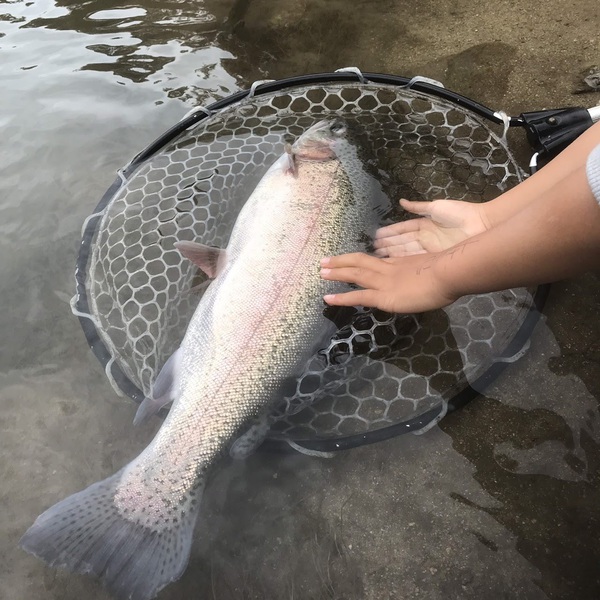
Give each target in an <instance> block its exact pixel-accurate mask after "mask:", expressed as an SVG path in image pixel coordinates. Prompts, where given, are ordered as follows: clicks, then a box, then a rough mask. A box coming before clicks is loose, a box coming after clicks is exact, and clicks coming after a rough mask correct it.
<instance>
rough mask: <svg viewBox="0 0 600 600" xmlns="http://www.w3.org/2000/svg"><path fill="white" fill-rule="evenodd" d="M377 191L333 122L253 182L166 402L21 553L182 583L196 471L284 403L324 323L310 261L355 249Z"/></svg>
mask: <svg viewBox="0 0 600 600" xmlns="http://www.w3.org/2000/svg"><path fill="white" fill-rule="evenodd" d="M381 202H382V193H381V189H380V187H379V185H378V184H377V182H376V181H375V180H374V179H373V178H372V177H371V176H370V175H369V174H368V172H367V170H366V168H365V165H364V163H363V160H362V156H361V153H360V152H359V149H358V148H357V147H356V145H355V143H354V142H353V138H352V136H351V135H350V134H349V131H348V127H347V124H345V123H344V122H342V121H340V120H333V121H322V122H319V123H317V124H316V125H314V126H313V127H311V128H310V129H309V130H307V131H306V132H305V133H304V134H303V135H302V136H301V137H300V138H299V139H298V140H297V141H296V143H295V144H294V146H293V148H292V150H291V154H284V155H283V156H282V157H281V158H280V159H279V160H277V161H276V162H275V164H274V165H273V166H272V167H271V168H270V169H269V171H268V172H267V173H266V175H265V176H264V177H263V179H262V180H261V181H260V182H259V184H258V186H257V187H256V189H255V191H254V192H253V193H252V195H251V196H250V198H249V199H248V201H247V203H246V204H245V206H244V208H243V209H242V211H241V212H240V215H239V217H238V220H237V221H236V224H235V226H234V229H233V231H232V234H231V238H230V241H229V244H228V247H227V250H226V255H225V256H226V258H225V261H224V262H223V263H222V264H221V263H220V261H217V263H216V264H217V265H219V264H221V266H220V272H218V273H217V276H216V278H215V279H214V281H213V282H212V283H211V285H210V286H209V287H208V289H207V291H206V292H205V294H204V296H203V297H202V300H201V301H200V303H199V305H198V308H197V309H196V312H195V313H194V316H193V318H192V320H191V322H190V324H189V326H188V329H187V332H186V335H185V337H184V340H183V342H182V344H181V347H180V349H179V351H178V352H180V353H181V360H178V361H177V366H176V368H175V373H174V378H173V382H172V386H173V387H172V389H173V390H175V392H176V397H175V398H174V403H173V407H172V408H171V410H170V412H169V415H168V417H167V418H166V420H165V421H164V423H163V425H162V426H161V428H160V430H159V431H158V432H157V434H156V435H155V437H154V439H153V440H152V442H151V443H150V444H149V445H148V446H147V448H146V449H145V450H144V451H143V452H142V453H141V454H140V455H139V456H138V457H137V458H135V459H134V460H133V461H132V462H131V463H129V464H128V465H127V466H125V467H124V468H123V469H122V470H121V471H119V472H118V473H116V474H115V475H113V476H112V477H109V478H108V479H105V480H104V481H100V482H97V483H95V484H92V485H91V486H90V487H89V488H87V489H86V490H83V491H81V492H78V493H77V494H73V495H72V496H69V497H68V498H66V499H65V500H63V501H62V502H59V503H58V504H56V505H55V506H53V507H51V508H50V509H48V510H47V511H46V512H45V513H43V514H42V515H40V517H38V519H37V520H36V522H35V523H34V524H33V525H32V526H31V527H30V529H29V530H28V531H27V532H26V533H25V535H24V536H23V538H22V540H21V545H22V546H23V548H24V549H26V550H27V551H29V552H31V553H33V554H35V555H36V556H39V557H40V558H42V559H43V560H45V561H46V562H47V563H48V564H50V565H52V566H56V567H65V568H67V569H70V570H72V571H76V572H83V573H93V574H95V575H97V576H99V577H101V578H102V580H103V582H104V584H105V585H106V586H107V587H108V588H109V589H110V590H111V592H112V593H113V594H114V595H115V596H116V597H118V598H128V599H130V600H149V599H150V598H153V597H154V596H155V595H156V594H157V593H158V592H159V591H160V590H161V589H162V588H163V587H165V586H166V585H167V584H168V583H170V582H172V581H174V580H176V579H177V578H179V577H180V576H181V574H182V573H183V571H184V570H185V567H186V565H187V562H188V559H189V552H190V547H191V543H192V531H193V528H194V524H195V521H196V518H197V514H198V511H199V508H200V498H201V494H202V490H203V488H204V485H205V481H206V478H207V475H208V473H209V471H210V470H211V469H212V468H213V467H214V465H215V464H216V463H217V462H218V458H219V457H220V456H221V455H222V454H224V453H225V452H227V451H228V450H229V448H230V447H231V445H232V444H233V442H234V441H235V440H236V438H237V437H239V436H240V434H241V433H242V432H243V431H244V430H245V429H247V428H248V427H249V426H250V425H251V424H252V423H253V422H254V421H255V419H256V418H257V417H259V416H260V415H264V414H266V413H267V412H268V411H270V410H272V409H273V406H274V404H275V403H276V402H279V401H281V399H282V398H283V396H284V388H285V384H286V382H288V381H290V380H293V379H294V378H296V377H298V375H299V374H300V373H301V371H302V369H303V368H304V367H305V364H306V362H307V360H308V359H309V358H310V357H311V356H313V355H314V353H315V352H316V351H317V350H319V349H321V348H323V347H326V346H327V345H328V344H329V342H330V339H331V336H332V335H333V334H334V333H335V331H336V326H335V325H334V324H333V322H332V321H331V320H330V319H329V318H328V317H327V316H326V315H325V312H324V308H325V305H324V303H323V295H324V294H327V293H332V292H335V291H337V290H339V289H341V288H343V284H339V283H336V282H328V281H324V280H322V279H321V278H320V276H319V260H320V258H322V257H323V256H326V255H331V254H339V253H343V252H351V251H360V250H365V240H368V239H369V238H370V235H372V234H373V233H374V231H375V229H376V228H377V226H378V225H379V219H380V217H379V215H380V214H381Z"/></svg>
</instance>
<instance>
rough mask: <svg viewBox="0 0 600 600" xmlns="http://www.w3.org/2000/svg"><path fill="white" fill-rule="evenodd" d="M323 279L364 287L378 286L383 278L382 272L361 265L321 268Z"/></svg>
mask: <svg viewBox="0 0 600 600" xmlns="http://www.w3.org/2000/svg"><path fill="white" fill-rule="evenodd" d="M377 260H379V259H377ZM320 274H321V279H327V280H329V281H342V282H344V283H354V284H356V285H359V286H360V287H363V288H377V287H379V286H378V283H379V282H380V280H381V275H380V273H377V272H376V271H372V270H371V269H365V268H361V267H339V268H336V269H321V273H320Z"/></svg>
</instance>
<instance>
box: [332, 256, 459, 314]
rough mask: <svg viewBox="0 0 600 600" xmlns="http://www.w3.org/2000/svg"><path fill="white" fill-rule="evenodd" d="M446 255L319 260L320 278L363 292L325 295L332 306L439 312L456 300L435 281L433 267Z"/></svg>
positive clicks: (402, 311) (337, 257)
mask: <svg viewBox="0 0 600 600" xmlns="http://www.w3.org/2000/svg"><path fill="white" fill-rule="evenodd" d="M445 254H446V253H440V254H419V255H415V256H406V257H404V258H377V257H375V256H369V255H368V254H362V253H354V254H342V255H340V256H330V257H327V258H324V259H322V260H321V277H322V278H323V279H330V280H334V281H343V282H346V283H353V284H356V285H359V286H360V287H362V288H364V289H362V290H353V291H351V292H345V293H342V294H329V295H327V296H325V297H324V300H325V302H327V304H330V305H332V306H369V307H374V308H379V309H381V310H385V311H387V312H396V313H416V312H424V311H427V310H433V309H435V308H442V307H443V306H447V305H448V304H451V303H452V302H454V301H455V300H456V299H457V296H456V297H455V296H453V294H452V292H451V291H449V290H446V289H444V285H443V284H442V283H441V281H440V280H439V279H438V278H437V277H436V273H435V269H434V268H433V267H434V266H435V263H436V262H437V260H438V259H439V258H441V257H442V256H443V255H445Z"/></svg>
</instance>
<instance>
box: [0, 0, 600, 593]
mask: <svg viewBox="0 0 600 600" xmlns="http://www.w3.org/2000/svg"><path fill="white" fill-rule="evenodd" d="M584 5H586V3H585V2H583V3H581V6H578V7H577V8H576V9H574V12H573V14H572V15H569V16H568V17H562V18H561V19H560V20H559V19H556V18H555V16H554V15H556V14H561V11H554V12H553V11H552V7H551V6H550V5H549V8H548V12H547V14H546V13H544V14H538V15H537V19H538V28H537V31H535V32H534V31H529V32H528V30H527V19H528V15H527V10H523V11H521V13H519V15H518V16H516V17H515V19H516V24H515V23H514V22H513V23H511V27H508V25H507V24H506V22H505V21H504V20H500V19H498V18H497V17H493V16H489V17H483V16H479V15H480V13H481V14H483V13H484V12H485V7H486V6H487V5H483V3H482V4H481V6H480V7H479V8H481V10H478V6H479V5H473V4H472V3H469V5H468V6H467V5H466V4H465V5H462V4H461V3H454V4H453V5H452V7H450V6H446V5H445V4H443V3H442V4H436V3H427V2H425V3H419V7H418V8H417V9H414V10H412V9H411V12H410V15H411V16H410V18H409V19H407V18H406V14H407V10H406V8H405V7H404V3H402V2H393V1H384V0H381V1H378V2H371V3H369V4H368V5H367V4H364V3H363V4H361V5H360V11H356V12H348V11H347V10H346V9H345V4H344V3H341V2H337V1H332V2H328V3H325V2H317V1H314V2H311V1H308V0H307V1H306V2H296V3H292V2H283V1H281V2H274V3H273V2H271V3H269V4H264V3H261V2H259V1H258V0H254V1H253V0H249V1H246V2H244V1H238V2H226V1H216V0H211V1H209V2H206V3H204V4H199V3H197V2H192V1H188V2H177V1H175V0H171V1H170V2H168V1H164V0H161V1H155V2H152V1H144V2H138V3H137V4H128V5H124V6H122V5H119V4H117V3H111V2H105V1H87V2H85V1H82V2H78V3H75V2H51V1H41V0H40V1H37V0H36V1H35V2H24V1H1V0H0V74H1V75H2V83H3V85H2V90H1V91H0V123H1V124H2V133H3V136H2V141H1V142H0V144H1V145H0V158H1V161H0V173H1V175H2V176H1V177H0V232H1V234H2V235H1V236H0V247H1V250H0V297H1V299H2V307H3V311H2V313H0V334H1V336H2V353H1V355H0V382H1V383H0V399H1V403H2V408H3V410H2V412H1V413H0V431H1V436H0V453H1V456H2V461H0V476H1V481H2V486H1V487H0V505H1V506H2V509H3V510H2V514H3V519H2V536H1V539H2V542H1V543H0V565H1V566H0V597H2V598H7V599H11V600H12V599H19V600H21V599H23V598H28V599H30V598H31V599H34V600H35V599H38V598H39V599H59V598H60V599H61V600H62V599H66V600H69V599H75V598H81V597H85V598H98V599H100V598H106V597H107V595H106V594H105V592H104V591H103V590H102V589H101V587H100V586H99V585H98V584H97V582H95V581H93V580H91V579H89V578H85V577H80V576H73V575H69V574H66V573H61V572H55V571H53V570H51V569H46V568H45V567H43V566H42V565H41V563H40V562H39V561H37V560H36V559H34V558H32V557H30V556H28V555H26V554H25V553H24V552H22V551H21V550H20V549H19V548H18V547H17V542H18V539H19V537H20V535H22V533H23V531H24V530H25V529H26V528H27V527H28V526H29V525H30V524H31V522H32V521H33V520H34V518H35V517H36V516H37V515H38V514H39V513H40V512H41V511H42V510H43V509H45V508H47V507H48V506H49V505H51V504H53V503H54V502H56V501H57V500H59V499H62V498H63V497H64V496H66V495H67V494H69V493H71V492H74V491H76V490H79V489H81V488H83V487H85V486H86V485H88V484H89V483H91V482H93V481H96V480H98V479H101V478H103V477H106V476H107V475H109V474H111V473H112V472H114V471H115V470H116V469H118V468H119V467H120V466H122V465H123V464H124V463H125V462H126V461H128V460H130V459H131V458H132V457H133V456H134V455H135V454H136V453H137V452H138V451H139V450H140V449H141V448H143V447H144V445H145V444H146V443H147V441H148V440H149V439H150V437H151V435H152V432H153V430H154V429H155V428H156V426H157V424H156V423H153V424H150V425H148V426H147V427H145V428H142V429H141V430H139V431H134V430H132V428H131V425H130V424H131V420H132V418H133V414H134V413H135V406H134V405H133V403H132V402H129V401H127V400H126V399H122V398H118V397H116V396H115V394H114V392H113V390H112V388H111V387H110V386H109V384H108V382H107V380H106V378H105V377H104V373H103V372H102V369H101V368H100V365H99V364H98V362H97V361H96V359H95V358H94V356H93V355H92V353H91V352H90V351H89V350H88V349H87V345H86V342H85V338H84V336H83V334H82V332H81V330H80V327H79V324H78V322H77V319H75V318H74V317H73V316H72V315H71V313H70V309H69V306H68V300H69V298H70V297H71V296H72V294H73V290H74V277H73V270H74V263H75V257H76V253H77V250H78V246H79V240H80V229H81V225H82V223H83V221H84V219H85V217H86V216H87V215H88V214H89V213H90V212H91V211H92V210H93V207H94V206H95V205H96V203H97V201H98V199H99V198H100V197H101V195H102V194H103V193H104V191H105V189H106V188H107V187H108V185H109V184H110V183H111V182H112V180H113V179H114V173H115V171H116V169H117V168H119V167H121V166H123V165H124V164H125V163H126V162H127V161H128V160H129V159H130V158H131V157H132V156H133V155H134V154H135V153H137V152H138V151H139V150H140V149H141V148H143V147H145V146H146V145H147V144H148V143H149V142H150V141H152V140H153V139H154V138H155V137H157V136H158V135H159V134H160V133H162V132H163V131H164V130H165V129H167V128H168V127H169V126H171V125H172V124H173V123H175V122H176V121H177V120H178V119H179V118H181V117H182V116H183V115H184V114H185V113H186V112H187V111H188V110H189V109H190V108H191V107H192V106H194V105H195V104H196V103H197V102H202V103H205V102H208V101H210V100H212V99H216V98H220V97H223V96H225V95H227V94H229V93H231V92H232V91H235V90H236V89H238V88H239V87H240V86H242V87H245V86H247V85H249V84H250V83H251V81H252V80H254V79H257V78H267V77H269V78H270V77H280V76H284V75H291V74H299V73H303V72H314V71H320V70H328V69H333V68H337V67H340V66H346V65H348V64H358V65H360V66H361V67H363V68H364V69H365V70H369V69H371V70H381V71H390V72H396V73H399V74H406V75H412V74H414V73H415V72H421V73H423V74H426V75H432V76H436V77H438V78H440V79H442V80H444V81H445V82H446V83H447V84H448V85H449V87H454V88H455V89H457V91H463V92H466V93H470V94H471V95H473V96H474V97H475V98H476V99H478V100H481V101H485V102H487V103H489V104H492V105H494V107H502V108H507V109H510V110H512V111H513V112H518V111H520V110H526V109H534V108H540V107H542V106H560V105H563V104H568V103H578V102H582V101H583V100H581V98H579V97H571V96H570V92H569V89H570V88H569V81H570V79H569V77H570V74H569V70H570V69H571V68H574V67H573V65H578V66H581V67H583V66H585V65H586V64H587V63H588V62H589V63H592V62H594V60H596V61H597V58H595V59H594V58H593V56H594V52H597V42H596V45H594V40H597V37H596V35H597V34H596V32H597V30H598V20H597V17H590V15H594V14H595V12H593V10H592V9H593V8H594V7H595V3H594V4H592V3H591V2H590V3H589V6H588V8H589V11H588V12H587V13H586V11H585V8H586V7H585V6H584ZM508 8H510V6H508ZM504 9H507V6H504V5H503V3H500V4H499V6H498V11H497V12H498V14H507V13H506V10H504ZM367 10H369V11H371V12H370V13H369V14H370V17H371V18H370V19H369V20H368V21H367V22H366V21H365V19H364V16H363V13H364V11H367ZM579 11H581V13H582V14H581V15H580V14H579ZM578 17H580V19H579V21H578V22H577V23H575V22H574V21H575V20H576V19H577V18H578ZM327 19H329V20H327ZM332 19H335V23H336V25H337V26H336V27H335V28H329V27H328V26H326V25H325V24H328V23H330V22H332ZM586 19H587V20H586ZM594 19H595V20H594ZM324 23H325V24H324ZM575 24H577V28H576V29H577V33H572V32H573V30H574V29H575V27H573V25H575ZM432 37H434V38H435V41H436V43H435V44H433V43H432V41H431V40H432ZM549 38H552V39H553V40H554V42H555V43H554V46H553V48H548V43H547V40H548V39H549ZM491 40H493V41H491ZM574 44H576V46H577V53H576V54H575V55H574V50H573V47H574ZM476 46H477V47H479V49H478V51H477V52H474V51H473V50H472V48H473V47H476ZM490 55H491V56H494V57H495V58H496V59H497V58H498V57H502V58H503V60H504V64H503V65H499V66H498V67H497V71H494V68H495V67H494V61H493V60H487V59H486V60H484V59H482V58H481V57H482V56H490ZM574 56H575V57H574ZM478 57H479V58H478ZM515 58H518V59H519V60H515ZM553 69H554V70H553ZM507 73H509V74H510V77H509V76H508V75H507ZM597 100H598V98H597V96H596V98H595V99H593V98H592V99H586V100H584V101H583V102H584V103H585V104H586V105H590V104H592V103H593V102H594V101H597ZM599 287H600V286H599V285H598V279H597V277H596V276H595V275H588V276H586V277H582V278H580V279H577V280H575V281H572V282H567V283H561V284H558V285H556V286H554V288H553V292H552V294H551V297H550V301H549V304H548V306H547V309H546V313H547V315H548V317H547V319H546V320H545V321H544V322H542V324H541V325H540V326H539V327H538V329H537V330H536V332H535V334H534V336H533V338H532V346H531V349H530V351H529V353H528V355H527V356H526V357H525V358H524V359H523V360H522V361H520V362H519V363H518V364H516V365H513V366H511V367H510V368H509V369H508V370H507V371H506V372H505V374H504V375H503V377H502V378H501V379H500V380H499V381H498V382H497V383H496V384H495V385H494V386H493V387H492V388H490V389H488V390H487V391H486V396H485V397H480V398H478V399H477V400H475V401H474V402H472V403H471V404H470V405H469V406H468V407H467V408H465V409H463V410H461V411H459V412H457V413H456V414H454V415H452V416H450V417H448V418H447V419H445V420H444V421H443V422H442V424H441V426H440V427H437V428H434V429H433V430H431V431H429V432H428V433H427V434H425V435H423V436H404V437H400V438H396V439H394V440H390V441H388V442H385V443H380V444H377V445H374V446H369V447H363V448H360V449H357V450H353V451H350V452H347V453H344V454H342V455H339V456H338V457H336V458H335V459H333V460H331V461H323V460H319V459H312V458H308V457H305V456H296V455H290V456H279V455H265V454H259V455H257V456H254V457H252V458H250V459H249V460H247V461H245V462H243V463H233V462H232V463H227V464H225V465H224V466H223V468H222V469H220V470H219V471H218V473H216V475H215V476H214V478H213V481H212V482H211V484H210V486H209V489H208V490H207V493H206V496H205V503H204V510H203V512H202V516H201V519H200V522H199V523H198V527H197V530H196V536H195V540H196V541H195V545H194V547H193V551H192V558H191V562H190V566H189V568H188V570H187V571H186V573H185V575H184V577H183V578H182V580H181V581H180V582H178V583H176V584H174V585H171V586H170V587H168V588H167V589H166V590H164V591H163V592H162V593H161V595H160V598H164V599H169V598H170V599H175V598H182V597H185V598H216V599H218V600H221V599H229V598H232V599H238V598H269V599H270V598H290V599H292V598H300V599H302V600H304V599H307V600H308V599H317V598H319V599H320V598H346V599H357V600H358V599H362V598H369V599H371V598H373V599H375V598H377V599H381V598H419V597H423V598H428V599H435V598H480V597H491V598H504V597H506V598H527V599H530V598H552V599H554V598H556V599H559V598H560V599H563V598H578V599H579V598H590V599H591V598H597V597H598V596H599V595H600V576H599V573H600V571H599V569H598V568H597V565H598V562H599V560H600V551H599V549H598V546H597V540H598V537H599V534H600V449H599V446H598V442H599V440H600V438H599V430H598V424H599V423H598V399H599V398H600V377H599V375H598V359H599V356H600V355H599V346H598V342H597V340H598V333H599V332H598V329H599V324H598V305H597V300H596V298H597V297H598V292H599Z"/></svg>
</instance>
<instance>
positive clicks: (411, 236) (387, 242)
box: [373, 231, 421, 248]
mask: <svg viewBox="0 0 600 600" xmlns="http://www.w3.org/2000/svg"><path fill="white" fill-rule="evenodd" d="M420 237H421V236H420V235H419V232H418V231H409V232H407V233H401V234H399V235H390V236H389V237H383V238H375V240H373V246H375V248H385V247H386V246H402V245H404V244H409V243H410V242H416V241H419V239H420Z"/></svg>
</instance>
